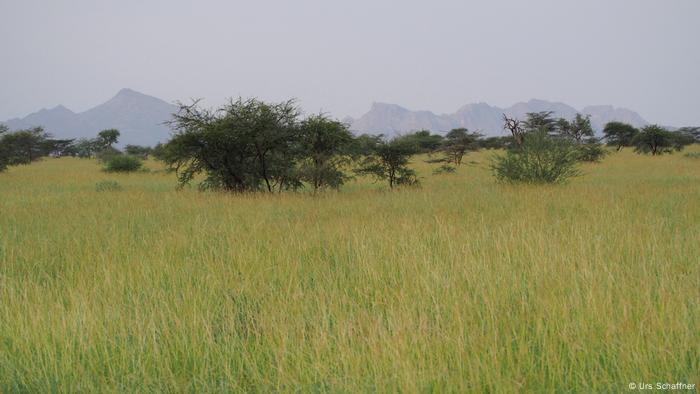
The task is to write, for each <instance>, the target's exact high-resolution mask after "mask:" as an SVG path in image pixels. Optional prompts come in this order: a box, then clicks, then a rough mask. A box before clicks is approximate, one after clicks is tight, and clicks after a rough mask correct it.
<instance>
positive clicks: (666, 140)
mask: <svg viewBox="0 0 700 394" xmlns="http://www.w3.org/2000/svg"><path fill="white" fill-rule="evenodd" d="M631 143H632V145H633V146H634V151H635V152H637V153H640V154H642V153H643V154H651V155H652V156H657V155H662V154H664V153H671V152H673V151H680V150H682V149H683V147H684V146H685V145H689V144H691V143H693V140H692V139H691V138H688V137H686V136H684V135H683V134H680V133H672V132H670V131H668V130H666V129H664V128H663V127H661V126H658V125H649V126H645V127H643V128H642V130H641V131H640V132H639V133H638V134H637V135H636V136H635V137H634V138H633V139H632V141H631Z"/></svg>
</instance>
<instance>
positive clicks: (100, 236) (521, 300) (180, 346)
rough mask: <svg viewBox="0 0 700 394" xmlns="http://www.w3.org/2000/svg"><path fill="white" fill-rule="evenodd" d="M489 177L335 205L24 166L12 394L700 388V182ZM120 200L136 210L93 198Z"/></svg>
mask: <svg viewBox="0 0 700 394" xmlns="http://www.w3.org/2000/svg"><path fill="white" fill-rule="evenodd" d="M693 150H698V148H697V146H696V147H694V148H693ZM489 155H490V153H488V152H481V153H476V154H472V155H470V156H469V157H468V158H467V160H466V161H468V162H470V161H473V162H475V163H472V164H469V165H465V166H462V167H461V168H460V169H459V170H458V172H457V174H454V175H440V176H432V175H430V170H431V167H430V165H428V164H425V163H423V162H421V161H420V160H417V161H416V163H415V167H416V168H417V170H418V172H419V175H422V176H423V177H424V179H422V184H423V186H422V187H421V188H417V189H407V190H400V191H395V192H388V191H385V190H383V189H382V188H381V187H379V186H378V185H373V184H368V183H367V182H365V181H364V180H360V181H357V182H354V183H351V184H349V185H347V186H346V187H345V188H344V190H343V191H342V192H340V193H328V194H324V195H322V196H318V197H312V196H310V195H305V194H284V195H281V196H277V195H275V196H267V195H251V196H235V195H226V194H220V193H200V192H197V191H195V190H182V191H176V190H175V179H174V177H173V175H172V174H166V173H163V172H151V173H139V174H132V175H114V174H105V173H102V172H100V170H99V167H98V165H97V164H96V163H95V162H94V161H90V160H79V159H47V160H44V161H42V162H39V163H36V164H33V165H31V166H26V167H16V168H12V169H10V170H9V171H8V172H6V173H3V174H0V392H15V391H17V392H51V391H58V392H80V391H82V392H95V391H100V392H155V391H170V392H206V391H239V392H243V391H258V392H271V391H284V392H286V391H303V392H308V391H318V392H358V391H379V392H395V391H403V392H430V391H434V392H465V391H477V392H481V391H491V392H522V391H536V392H540V391H542V392H555V391H556V392H561V391H578V392H600V391H613V392H619V391H625V390H627V385H628V383H630V382H649V383H654V382H677V381H679V382H686V383H695V384H696V385H697V384H700V163H698V161H697V160H693V159H692V158H688V157H684V156H683V155H680V154H676V155H672V156H665V157H644V156H637V155H634V154H632V153H631V152H629V151H625V152H622V153H618V154H614V155H611V156H609V157H608V158H606V159H605V160H604V162H603V163H602V164H597V165H586V166H584V167H583V171H584V173H585V175H584V176H582V177H580V178H577V179H574V180H572V181H571V182H570V183H568V184H566V185H561V186H553V187H543V186H537V187H535V186H512V185H499V184H496V183H495V182H494V181H493V178H492V177H491V176H490V174H489V172H488V169H487V163H488V156H489ZM151 167H152V168H153V169H157V168H158V166H157V165H156V164H153V163H151ZM106 179H110V180H115V181H117V182H119V183H120V184H121V185H122V186H123V190H121V191H115V192H97V191H96V190H95V184H96V183H97V182H99V181H102V180H106ZM696 387H697V386H696Z"/></svg>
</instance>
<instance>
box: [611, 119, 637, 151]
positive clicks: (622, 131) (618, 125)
mask: <svg viewBox="0 0 700 394" xmlns="http://www.w3.org/2000/svg"><path fill="white" fill-rule="evenodd" d="M638 133H639V130H637V129H636V128H635V127H634V126H632V125H630V124H627V123H623V122H608V123H607V124H606V125H605V127H604V128H603V135H604V136H605V137H604V138H605V141H606V142H607V144H608V146H614V147H616V148H617V150H618V151H620V150H622V148H623V147H625V146H631V145H632V139H633V138H634V137H635V136H636V135H637V134H638Z"/></svg>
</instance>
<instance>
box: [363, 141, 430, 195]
mask: <svg viewBox="0 0 700 394" xmlns="http://www.w3.org/2000/svg"><path fill="white" fill-rule="evenodd" d="M369 152H370V153H369V154H368V155H366V156H365V157H364V159H363V160H362V161H361V163H360V165H359V167H358V168H357V169H356V170H355V172H356V173H358V174H360V175H370V176H373V177H374V178H375V179H377V180H385V181H387V182H389V188H392V189H393V188H394V187H395V186H404V185H405V186H411V185H417V184H418V179H417V178H416V173H415V171H413V170H412V169H410V168H408V163H409V159H410V157H411V155H413V154H415V153H416V147H415V145H414V144H412V143H411V141H407V140H405V139H402V138H400V137H399V138H394V139H392V140H390V141H386V140H383V139H381V138H377V139H375V140H374V144H373V145H372V146H371V147H369Z"/></svg>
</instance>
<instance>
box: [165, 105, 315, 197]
mask: <svg viewBox="0 0 700 394" xmlns="http://www.w3.org/2000/svg"><path fill="white" fill-rule="evenodd" d="M298 116H299V111H298V110H297V108H296V106H295V105H294V101H293V100H289V101H284V102H281V103H273V104H269V103H265V102H262V101H259V100H257V99H247V100H244V99H241V98H239V99H238V100H235V101H234V100H231V101H230V102H229V103H228V104H226V105H224V106H222V107H221V108H219V109H218V110H216V111H212V110H208V109H205V108H200V107H199V105H198V102H197V101H195V102H193V103H192V104H191V105H184V104H179V109H178V111H177V113H175V114H174V120H173V121H172V122H170V125H171V126H172V127H173V128H174V129H175V135H174V137H173V138H172V139H171V140H170V142H168V143H167V144H166V145H165V147H164V150H165V152H164V154H163V158H164V160H165V162H166V163H167V164H168V165H169V166H170V167H171V168H172V169H174V170H175V171H176V172H177V174H178V179H179V182H180V185H185V184H188V183H190V182H191V181H192V179H193V178H194V176H195V175H196V174H199V173H205V174H206V179H205V181H204V182H203V183H201V184H200V187H201V188H220V189H224V190H228V191H234V192H244V191H259V190H267V191H268V192H273V191H275V190H277V191H282V190H286V189H296V188H299V187H301V186H302V183H301V180H300V177H299V173H298V171H297V170H296V163H297V162H298V159H299V158H300V156H301V152H302V149H301V147H300V146H299V138H298V136H299V127H298V121H297V118H298Z"/></svg>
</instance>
